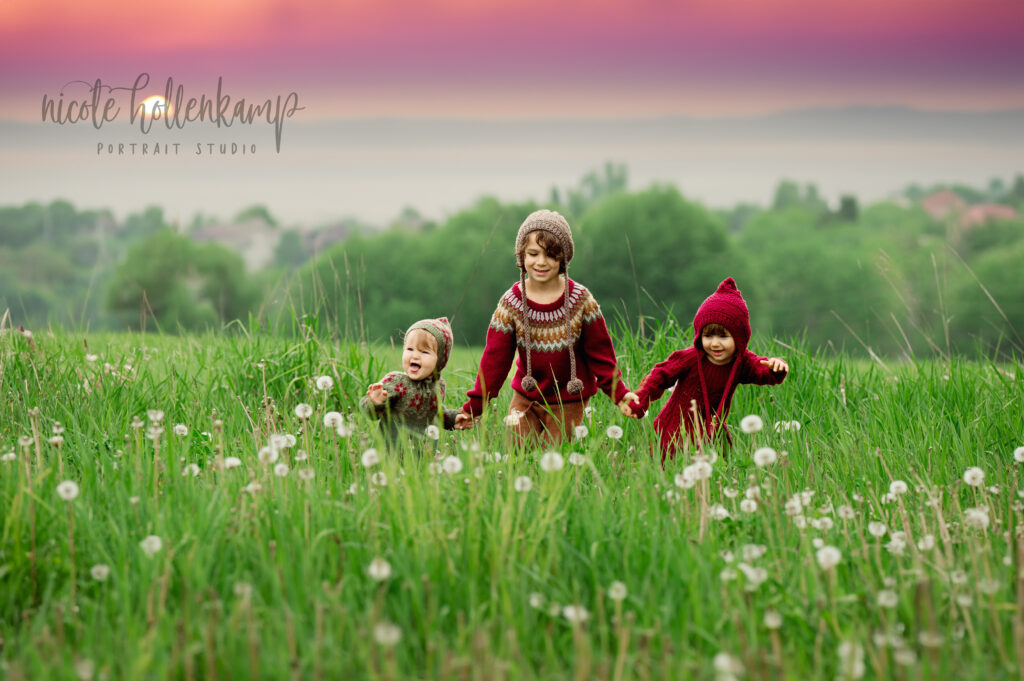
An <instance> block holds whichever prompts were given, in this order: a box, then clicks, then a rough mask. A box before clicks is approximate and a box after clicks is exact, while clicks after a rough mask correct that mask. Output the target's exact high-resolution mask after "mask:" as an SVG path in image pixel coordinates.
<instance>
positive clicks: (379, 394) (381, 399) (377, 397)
mask: <svg viewBox="0 0 1024 681" xmlns="http://www.w3.org/2000/svg"><path fill="white" fill-rule="evenodd" d="M366 396H367V397H368V398H370V401H371V402H373V403H374V404H376V405H377V406H378V407H379V406H380V405H382V404H384V403H385V402H387V401H388V394H387V392H386V391H385V390H384V385H383V384H382V383H374V384H373V385H371V386H370V387H369V388H367V389H366Z"/></svg>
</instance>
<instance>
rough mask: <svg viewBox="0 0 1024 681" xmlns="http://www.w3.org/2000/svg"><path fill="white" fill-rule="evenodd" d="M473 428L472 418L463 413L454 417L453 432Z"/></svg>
mask: <svg viewBox="0 0 1024 681" xmlns="http://www.w3.org/2000/svg"><path fill="white" fill-rule="evenodd" d="M472 427H473V417H472V416H470V415H469V414H467V413H466V412H464V411H460V412H459V413H458V414H456V415H455V430H469V429H470V428H472Z"/></svg>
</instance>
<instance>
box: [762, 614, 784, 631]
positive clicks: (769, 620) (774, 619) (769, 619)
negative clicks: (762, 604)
mask: <svg viewBox="0 0 1024 681" xmlns="http://www.w3.org/2000/svg"><path fill="white" fill-rule="evenodd" d="M764 626H765V627H766V628H768V629H779V628H781V627H782V615H781V614H780V613H779V612H778V611H776V610H768V611H766V612H765V613H764Z"/></svg>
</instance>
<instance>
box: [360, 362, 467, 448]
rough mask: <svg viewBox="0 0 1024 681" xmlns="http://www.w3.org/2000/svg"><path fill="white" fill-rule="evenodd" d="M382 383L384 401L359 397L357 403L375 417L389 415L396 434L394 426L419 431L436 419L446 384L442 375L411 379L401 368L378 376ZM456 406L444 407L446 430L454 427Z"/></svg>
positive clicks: (422, 431) (421, 432) (419, 432)
mask: <svg viewBox="0 0 1024 681" xmlns="http://www.w3.org/2000/svg"><path fill="white" fill-rule="evenodd" d="M380 383H381V386H382V387H383V388H384V392H386V393H387V396H388V397H387V400H386V401H385V402H384V404H381V405H376V404H374V403H373V402H372V401H370V398H369V397H365V396H364V397H363V398H362V399H361V400H359V406H360V407H361V408H362V409H363V410H364V411H367V412H369V413H371V414H374V415H376V416H378V417H387V415H390V424H391V426H392V429H391V430H392V433H394V434H397V430H398V429H397V427H398V426H402V427H404V428H405V429H407V430H410V431H412V432H414V433H418V434H420V435H422V434H423V433H424V431H425V430H426V428H427V426H429V425H431V424H432V423H435V422H436V421H437V416H438V414H439V413H441V412H439V411H438V404H440V403H441V402H443V401H444V394H445V384H444V379H443V378H438V379H433V378H427V379H424V380H422V381H414V380H413V379H411V378H409V375H408V374H406V373H404V372H401V371H392V372H391V373H389V374H388V375H387V376H385V377H384V378H382V379H381V381H380ZM458 413H459V411H458V409H444V410H443V414H444V420H443V425H444V428H445V430H452V429H453V428H455V416H456V415H457V414H458Z"/></svg>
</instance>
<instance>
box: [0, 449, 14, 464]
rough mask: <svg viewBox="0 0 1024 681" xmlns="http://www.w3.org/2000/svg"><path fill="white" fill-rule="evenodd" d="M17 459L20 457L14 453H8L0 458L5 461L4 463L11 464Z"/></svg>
mask: <svg viewBox="0 0 1024 681" xmlns="http://www.w3.org/2000/svg"><path fill="white" fill-rule="evenodd" d="M17 458H18V457H17V456H16V455H15V453H14V452H7V453H6V454H4V455H3V456H0V461H3V462H4V463H9V462H11V461H14V460H15V459H17Z"/></svg>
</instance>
